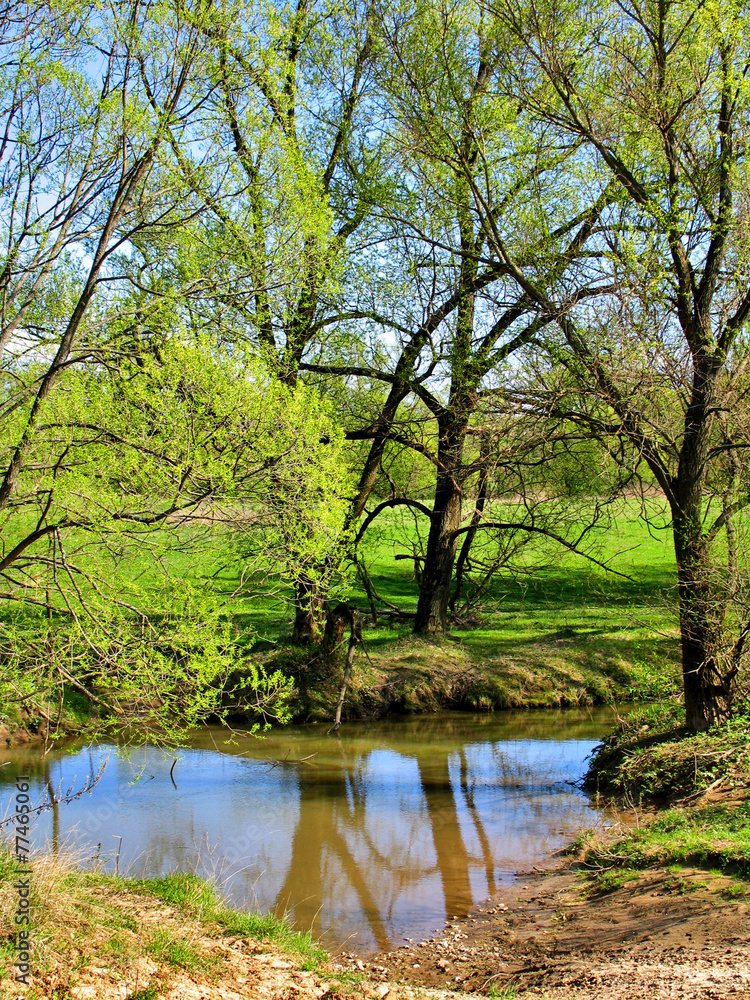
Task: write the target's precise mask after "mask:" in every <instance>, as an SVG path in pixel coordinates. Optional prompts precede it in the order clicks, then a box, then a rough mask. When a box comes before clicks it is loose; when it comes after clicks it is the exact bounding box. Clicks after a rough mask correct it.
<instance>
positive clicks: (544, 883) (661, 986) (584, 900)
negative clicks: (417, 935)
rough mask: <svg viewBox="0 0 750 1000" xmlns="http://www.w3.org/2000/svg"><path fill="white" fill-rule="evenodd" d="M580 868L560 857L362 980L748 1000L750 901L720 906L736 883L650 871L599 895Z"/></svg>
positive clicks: (578, 998)
mask: <svg viewBox="0 0 750 1000" xmlns="http://www.w3.org/2000/svg"><path fill="white" fill-rule="evenodd" d="M579 867H580V866H579V865H577V864H575V863H574V864H571V863H570V860H569V859H564V860H563V859H560V860H558V861H557V863H556V864H554V865H553V866H552V867H551V868H549V869H548V870H545V871H534V872H531V873H528V874H527V875H525V876H523V877H521V878H519V879H518V880H517V881H516V882H515V883H514V884H513V885H511V886H510V887H508V888H506V889H504V890H503V891H501V892H500V893H499V894H498V895H496V896H495V897H493V898H492V899H491V900H488V901H487V902H486V903H485V904H484V905H482V906H481V907H480V908H478V909H477V911H476V912H475V913H474V914H473V915H471V916H470V917H469V918H468V919H467V920H466V921H463V922H461V923H453V924H450V925H449V926H448V927H447V928H446V930H445V931H444V932H443V933H442V934H440V935H438V936H436V937H435V938H433V939H431V940H429V941H427V942H422V943H420V944H418V945H414V946H407V947H404V948H400V949H398V950H397V951H395V952H392V953H390V954H388V955H382V956H379V957H378V958H377V959H376V960H375V962H373V963H370V964H369V965H368V966H367V971H368V972H369V973H370V974H371V975H373V976H377V977H378V978H382V979H383V980H386V981H391V982H403V983H409V984H414V985H417V984H418V985H421V986H426V987H432V988H433V989H435V988H437V989H442V990H445V989H452V990H456V989H458V990H460V991H462V992H463V993H474V994H476V993H484V994H487V993H490V994H492V993H494V994H495V995H499V996H511V995H512V996H518V997H523V996H540V995H541V996H544V997H547V998H549V1000H563V998H564V1000H641V998H643V1000H645V998H648V1000H661V998H670V1000H672V998H685V1000H688V998H689V1000H709V998H710V1000H723V998H729V997H732V998H740V997H743V998H750V916H749V915H748V909H749V907H748V901H750V896H748V897H745V900H738V899H733V898H731V897H730V898H727V895H726V893H727V891H728V889H729V887H730V886H731V885H732V879H731V878H728V877H726V876H721V875H715V874H710V873H708V872H706V871H699V870H696V869H680V871H679V873H676V872H673V871H671V870H670V871H665V870H663V869H660V870H651V871H647V872H643V873H641V874H639V875H638V877H637V878H635V879H634V880H632V881H629V882H627V883H626V884H625V885H623V886H622V887H621V888H619V889H617V890H615V891H613V892H609V893H606V894H603V893H595V892H591V891H590V889H589V891H587V889H586V886H585V884H584V881H583V880H582V879H581V876H580V874H579V872H578V871H577V870H576V869H577V868H579ZM349 962H350V963H351V962H352V959H351V958H350V959H349ZM354 964H355V965H356V960H354ZM381 970H382V971H381ZM493 987H494V989H493ZM514 991H515V992H514Z"/></svg>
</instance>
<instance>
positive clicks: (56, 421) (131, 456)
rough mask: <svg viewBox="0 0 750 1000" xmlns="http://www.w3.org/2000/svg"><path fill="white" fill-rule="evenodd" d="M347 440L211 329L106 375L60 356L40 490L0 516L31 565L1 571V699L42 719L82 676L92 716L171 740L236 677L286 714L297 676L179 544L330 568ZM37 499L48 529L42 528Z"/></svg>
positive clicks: (262, 565) (216, 702)
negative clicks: (65, 363)
mask: <svg viewBox="0 0 750 1000" xmlns="http://www.w3.org/2000/svg"><path fill="white" fill-rule="evenodd" d="M5 430H6V433H7V436H6V437H5V439H4V440H5V441H6V442H7V447H11V446H12V444H11V443H12V440H13V434H14V430H13V428H7V427H6V428H5ZM341 449H342V435H341V432H340V430H339V428H338V425H337V423H336V420H335V419H334V417H333V415H332V413H331V411H330V408H329V407H328V406H327V405H326V404H325V402H324V401H323V400H322V399H321V398H320V396H319V394H318V393H316V392H315V391H314V390H313V389H311V388H308V387H306V386H304V385H301V384H300V385H298V386H296V387H295V388H289V387H287V386H286V385H283V384H282V383H280V382H279V381H278V380H277V379H276V378H275V377H274V376H273V375H271V374H270V373H269V372H268V370H267V369H266V368H265V367H264V366H263V365H261V364H260V363H259V362H257V361H254V360H253V359H251V358H250V357H249V356H247V355H240V354H235V356H234V357H233V358H231V359H226V358H221V357H219V356H217V355H216V354H215V352H213V351H212V350H211V349H210V348H209V347H208V345H206V344H205V343H199V344H197V345H191V344H188V343H185V342H182V341H179V340H177V339H174V340H171V341H169V342H167V343H165V344H163V345H162V348H161V350H160V351H159V354H158V357H157V356H156V355H153V356H150V357H141V358H140V359H137V360H136V359H134V360H129V359H126V360H125V361H124V362H123V363H122V364H121V365H120V366H119V368H118V369H116V370H115V371H114V373H113V372H112V371H110V372H102V371H100V370H96V369H71V370H70V371H69V372H67V373H66V374H65V376H64V377H63V378H62V379H61V382H60V385H59V387H58V391H57V392H56V393H55V394H53V396H52V397H51V398H50V400H49V401H48V404H47V406H46V407H45V413H44V423H43V424H42V425H41V427H40V433H39V435H38V436H37V438H35V441H34V445H33V449H32V452H31V458H32V459H33V463H30V464H28V465H27V466H26V468H25V470H24V472H23V474H22V477H21V483H22V488H24V489H25V490H27V491H28V493H29V496H30V501H29V503H27V504H24V505H21V506H11V507H8V508H6V510H5V511H4V512H3V513H2V515H0V521H2V524H1V525H0V528H1V530H2V531H3V533H4V537H5V538H6V545H7V546H8V547H10V548H13V547H16V548H17V547H18V546H19V545H20V546H23V552H24V557H23V558H24V571H23V574H22V575H18V576H14V575H12V574H11V575H10V577H7V574H6V578H8V579H10V580H11V582H13V583H15V584H16V586H17V590H16V592H15V595H14V596H16V598H17V601H18V603H17V604H16V605H15V606H14V605H10V606H8V605H6V608H8V607H10V608H14V610H12V611H8V610H6V612H5V615H4V617H3V618H2V619H0V655H1V656H2V658H3V661H4V663H5V664H6V669H5V671H4V674H3V680H2V682H0V706H4V707H3V708H2V709H0V710H3V711H4V712H5V714H6V717H7V716H8V715H9V714H10V713H11V711H12V705H13V703H14V702H15V703H18V702H22V703H23V704H24V705H25V706H26V708H27V711H29V714H30V716H31V717H32V718H33V715H34V708H35V706H38V707H39V709H40V710H41V709H42V702H44V704H45V705H47V709H45V714H46V715H49V714H50V713H49V707H50V705H52V706H55V705H57V706H58V707H57V708H56V709H55V711H56V712H57V714H58V715H60V714H61V713H62V709H63V707H64V699H65V698H67V699H68V700H69V699H70V694H68V693H67V692H70V691H75V692H77V694H78V695H83V696H85V697H86V698H87V699H88V702H89V705H94V706H96V708H97V712H98V723H99V724H101V725H107V726H108V727H110V728H112V727H115V728H117V729H119V730H121V731H124V730H125V729H127V727H128V723H127V719H128V717H129V715H132V714H136V715H137V716H138V718H139V730H141V731H142V732H143V734H144V735H145V734H147V733H150V734H152V735H154V734H156V733H157V732H158V733H159V734H160V738H161V739H164V740H167V741H170V740H171V741H175V740H178V739H179V737H180V733H181V732H183V731H184V730H185V729H187V728H189V727H190V726H191V725H194V724H195V723H196V722H197V721H199V720H200V719H201V718H205V717H206V716H207V715H209V714H212V713H216V712H221V695H222V691H223V689H224V688H225V686H226V684H227V681H228V679H229V678H230V677H232V676H234V677H236V676H240V675H241V676H242V678H243V688H244V691H245V694H246V697H245V702H246V704H247V705H250V706H252V705H255V709H256V714H260V715H261V717H275V718H278V719H279V720H281V721H284V719H285V718H287V717H288V716H287V714H286V708H285V706H286V704H287V702H288V697H289V694H290V692H291V682H290V681H288V680H287V679H285V678H284V677H282V675H281V674H280V673H278V672H276V673H274V674H273V675H271V676H266V675H265V673H264V672H263V670H262V668H261V667H260V666H259V665H258V664H257V663H255V662H253V661H252V660H250V659H248V655H247V647H248V643H249V642H250V640H251V638H252V636H251V633H249V632H248V631H247V629H246V628H245V629H243V630H242V631H239V630H238V629H237V627H236V623H235V622H234V621H233V620H232V614H231V606H230V605H229V603H228V599H229V600H231V598H232V597H233V596H234V595H232V594H227V593H225V592H223V591H222V587H221V582H220V581H217V580H216V579H214V578H210V577H209V578H202V579H195V581H194V582H193V581H191V580H190V579H186V578H185V577H184V576H183V575H181V574H179V573H177V572H176V569H177V567H176V565H175V558H176V557H177V555H178V554H180V553H184V552H190V551H192V557H193V558H197V559H200V558H201V555H200V553H201V551H210V549H211V548H212V547H213V548H215V546H216V539H217V535H222V536H227V537H231V538H232V539H233V544H234V545H235V546H236V547H237V548H238V549H239V550H240V558H242V557H243V553H244V558H245V562H246V565H247V566H248V569H246V570H243V574H244V573H246V572H248V570H251V571H253V572H256V573H257V572H261V571H262V572H263V573H264V574H265V575H266V576H267V577H268V576H273V575H275V576H276V577H277V579H278V578H281V579H287V580H288V579H290V578H293V577H294V576H295V574H297V573H299V572H300V571H301V570H302V569H303V568H305V569H306V571H307V572H308V573H312V572H313V570H314V568H315V567H323V568H324V569H322V570H321V572H325V573H327V575H328V578H329V579H330V577H331V576H332V575H333V574H334V573H335V572H336V569H337V561H336V558H335V554H336V553H338V552H340V551H341V540H342V532H343V524H344V516H345V494H346V488H347V484H348V470H347V468H346V466H345V464H344V462H343V460H342V452H341ZM33 504H36V505H38V506H39V508H40V509H41V508H43V511H42V513H43V517H44V518H46V520H47V521H48V522H49V523H50V526H51V528H52V530H50V531H48V532H46V533H44V534H43V535H42V537H41V538H40V539H38V540H37V541H35V540H34V539H33V537H32V536H31V535H30V531H31V523H32V522H30V519H29V509H28V508H29V506H30V505H33ZM30 537H31V539H32V541H31V544H26V543H25V540H26V539H29V538H30ZM235 558H236V557H235ZM140 566H143V567H144V568H146V570H147V572H146V573H145V574H144V573H143V570H142V569H139V567H140ZM242 589H243V588H242V585H241V586H240V590H242ZM80 710H81V707H79V711H80ZM119 720H123V722H122V723H121V722H120V721H119ZM95 725H96V723H95V722H94V721H93V720H91V719H89V720H88V722H87V728H88V729H89V731H90V732H92V733H93V730H94V728H95ZM128 732H129V735H131V736H134V735H135V731H134V730H132V729H129V730H128Z"/></svg>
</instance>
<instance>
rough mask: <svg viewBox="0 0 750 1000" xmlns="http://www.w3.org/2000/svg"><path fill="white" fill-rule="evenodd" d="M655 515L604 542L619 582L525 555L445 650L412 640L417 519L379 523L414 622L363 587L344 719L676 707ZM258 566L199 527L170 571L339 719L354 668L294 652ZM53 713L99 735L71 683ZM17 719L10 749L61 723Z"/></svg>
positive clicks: (367, 549)
mask: <svg viewBox="0 0 750 1000" xmlns="http://www.w3.org/2000/svg"><path fill="white" fill-rule="evenodd" d="M649 515H650V517H651V519H652V523H657V524H659V523H660V524H662V528H661V529H660V530H657V529H654V528H653V527H649V526H648V525H647V524H645V523H644V521H643V520H642V519H641V508H640V505H639V504H638V503H636V502H635V501H627V502H626V501H623V503H622V505H621V507H620V509H619V511H618V513H617V516H616V517H615V518H614V519H613V521H612V523H611V524H609V525H608V526H607V527H606V529H602V530H601V531H600V532H599V533H598V534H597V535H596V538H595V542H596V544H595V546H594V548H593V549H592V550H591V551H592V555H595V557H596V558H597V559H598V560H600V561H601V562H603V563H606V564H607V565H608V566H609V567H610V568H611V569H612V570H614V571H616V572H615V573H610V572H607V571H605V570H604V569H602V568H601V567H600V566H598V565H596V564H594V563H592V562H589V561H586V560H585V559H583V558H582V557H581V556H578V555H575V554H573V553H570V552H567V551H566V550H564V549H561V548H560V547H559V546H553V545H546V544H534V545H533V546H529V547H527V548H525V549H524V550H523V551H522V553H521V554H520V555H519V556H518V557H517V559H516V562H515V566H514V568H513V569H512V570H511V569H509V568H505V569H501V570H499V571H498V572H497V574H496V575H495V577H494V578H493V580H492V583H491V585H490V586H489V587H488V588H487V590H486V592H484V593H483V595H482V597H481V600H479V601H478V602H477V603H476V604H475V605H474V606H473V607H472V608H471V612H470V615H468V616H465V617H464V618H462V619H459V620H457V621H456V622H454V624H453V627H452V633H451V636H450V637H449V638H445V639H442V640H441V641H439V642H425V641H423V640H421V639H418V638H415V637H413V636H412V635H411V623H410V619H409V617H408V616H409V615H410V614H413V612H414V611H415V609H416V605H417V598H418V589H417V584H416V581H415V578H414V568H413V561H410V560H408V559H403V558H396V557H397V556H404V555H407V554H408V553H409V552H411V551H412V550H413V549H414V548H415V547H416V549H417V550H418V549H419V548H420V546H421V545H422V544H423V543H424V538H420V536H419V533H418V530H417V528H416V527H415V525H414V523H413V522H412V521H411V519H410V518H409V517H408V516H407V517H403V518H402V517H401V516H400V514H398V513H396V512H394V513H392V514H391V515H390V516H384V517H383V518H382V519H379V520H378V521H377V522H376V528H373V529H372V530H371V532H369V533H368V535H367V536H366V539H365V542H364V543H363V548H362V555H363V558H364V561H365V562H366V564H367V566H368V571H369V574H370V577H371V579H372V583H373V585H374V587H375V589H376V591H377V592H378V594H379V595H380V596H381V597H382V598H383V600H384V601H387V602H388V604H389V605H393V606H395V607H397V608H399V609H400V610H401V612H403V613H404V615H406V617H403V616H396V615H394V614H392V613H391V609H389V607H387V606H386V605H378V607H379V609H380V611H379V613H378V615H377V617H376V618H375V619H374V618H373V617H372V615H371V611H370V607H369V605H368V602H367V600H366V598H365V595H364V593H363V592H362V591H361V588H360V587H359V584H358V581H357V580H356V579H354V578H352V579H351V580H350V581H349V583H348V584H347V585H346V587H345V588H344V590H343V591H342V593H343V594H344V596H346V597H347V598H348V599H350V600H352V601H354V603H356V604H357V605H358V606H359V608H360V610H361V611H362V612H363V613H364V614H365V615H366V620H365V627H364V631H363V638H364V641H363V643H362V645H361V647H360V649H359V652H358V654H357V658H356V662H355V669H354V672H353V675H352V680H351V684H350V687H349V692H348V695H347V700H346V704H345V707H344V718H347V717H348V718H353V717H367V716H371V715H382V714H385V713H387V712H389V711H396V712H425V711H434V710H436V709H440V708H461V709H468V710H482V711H487V710H493V709H505V708H521V707H553V706H555V707H556V706H565V705H588V704H597V703H611V704H620V703H626V702H629V701H644V700H661V701H663V700H668V699H670V698H672V697H675V696H677V694H678V692H679V689H680V668H679V663H678V658H679V648H678V641H677V625H676V617H675V611H674V603H675V602H674V597H675V595H674V583H675V568H674V557H673V553H672V549H671V540H670V534H669V531H668V530H667V529H666V522H665V521H664V519H663V517H662V520H661V521H659V518H660V517H661V514H660V511H659V508H658V507H657V505H656V504H652V505H651V507H650V508H649ZM249 559H250V557H248V559H245V558H243V555H242V552H241V551H240V549H239V543H238V542H237V539H236V537H235V536H234V535H233V534H232V533H231V532H228V531H226V530H224V529H222V528H221V527H219V528H210V527H209V526H203V527H202V528H201V529H200V531H198V529H196V538H195V545H194V547H193V548H192V549H186V550H185V551H176V550H173V551H171V552H170V554H169V555H167V556H165V557H164V562H165V564H166V565H167V566H168V569H169V573H170V575H171V576H172V577H173V578H175V579H180V580H183V581H184V583H185V586H186V587H188V588H189V589H190V590H191V591H192V592H195V593H200V592H201V591H202V590H204V589H207V588H209V589H212V590H213V592H216V593H219V594H220V595H224V597H223V599H224V600H225V601H226V603H225V614H226V616H227V617H228V618H230V619H231V625H232V630H233V635H234V636H235V637H236V641H237V643H238V644H239V645H240V647H241V648H243V649H245V650H246V651H247V655H248V657H250V658H252V660H253V661H255V662H257V661H260V662H262V663H263V664H265V665H266V666H267V667H268V668H270V669H272V670H273V669H276V668H281V669H282V670H283V671H284V672H285V673H287V674H288V675H290V676H292V677H293V678H294V680H295V682H296V685H297V693H296V696H295V700H294V703H293V712H294V716H295V718H296V719H297V720H298V721H301V720H304V719H330V718H331V717H332V714H333V710H334V706H335V704H336V701H337V699H338V694H339V688H340V682H341V676H342V671H341V664H340V663H333V664H331V663H329V662H324V661H323V660H322V659H321V658H320V657H319V655H318V653H317V651H316V650H311V649H307V648H299V647H295V646H293V645H292V644H291V643H290V642H289V638H288V637H289V633H290V629H291V617H292V612H291V603H290V599H289V598H290V595H289V592H288V588H285V587H284V586H282V585H281V584H279V581H278V579H275V578H274V574H273V572H271V571H270V570H269V571H265V570H264V571H263V572H260V571H259V572H257V573H255V574H253V573H250V572H249V571H248V560H249ZM266 569H267V570H268V569H269V568H266ZM271 569H272V568H271ZM128 572H130V573H131V574H132V575H133V578H134V579H133V586H135V585H136V583H137V586H138V588H139V592H140V594H141V596H142V599H143V603H144V605H145V606H148V605H149V602H150V598H149V594H150V593H151V590H150V589H149V588H151V589H152V590H153V591H154V594H156V591H157V580H156V579H155V578H154V579H152V578H151V577H150V576H149V570H148V566H147V563H146V562H145V561H144V562H143V564H142V565H141V564H140V563H139V562H138V560H135V561H133V563H132V565H130V564H129V569H128ZM154 601H156V597H154ZM15 613H20V612H19V611H18V609H16V610H15V611H14V614H15ZM30 613H31V612H30ZM34 613H35V614H37V613H40V612H38V609H37V611H36V612H34ZM251 700H252V699H251ZM19 704H20V703H19ZM53 707H54V708H55V712H54V713H53V716H54V718H55V720H56V719H58V718H59V719H60V727H61V730H62V731H64V732H69V733H71V732H77V731H84V732H85V731H86V730H87V729H89V728H90V725H91V713H92V712H93V713H94V714H96V712H97V711H98V710H99V709H98V707H97V706H96V705H92V704H91V703H89V702H87V701H86V699H85V697H84V696H83V695H81V693H80V692H78V691H76V690H74V689H72V688H70V686H68V688H67V689H66V692H65V698H64V702H63V704H61V705H60V706H53ZM12 712H14V713H15V715H12V716H9V715H7V716H6V718H5V719H3V718H0V738H2V737H7V736H9V733H10V730H12V729H14V728H16V729H17V728H19V727H20V728H21V729H23V727H24V726H25V727H26V728H27V729H34V728H36V730H37V731H40V730H41V731H44V730H45V729H46V727H47V725H48V722H47V721H45V719H43V718H28V717H26V716H25V715H24V714H23V713H24V710H23V708H22V707H21V708H19V707H18V706H15V707H13V708H12ZM19 712H20V714H19ZM3 725H5V731H4V732H3V731H2V727H3Z"/></svg>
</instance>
